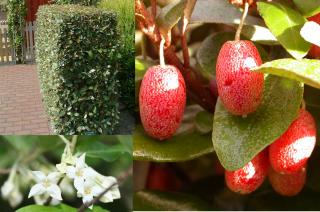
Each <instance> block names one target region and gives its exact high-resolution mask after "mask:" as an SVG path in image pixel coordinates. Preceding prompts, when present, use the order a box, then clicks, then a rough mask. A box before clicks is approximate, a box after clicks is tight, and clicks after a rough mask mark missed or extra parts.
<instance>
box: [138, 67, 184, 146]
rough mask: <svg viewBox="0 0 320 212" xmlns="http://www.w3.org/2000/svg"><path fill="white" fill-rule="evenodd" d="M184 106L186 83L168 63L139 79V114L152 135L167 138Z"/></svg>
mask: <svg viewBox="0 0 320 212" xmlns="http://www.w3.org/2000/svg"><path fill="white" fill-rule="evenodd" d="M185 105H186V85H185V82H184V79H183V77H182V75H181V73H180V71H179V70H178V69H177V68H176V67H174V66H170V65H166V66H164V67H161V66H153V67H150V68H149V69H148V71H147V72H146V74H145V76H144V77H143V80H142V82H141V87H140V93H139V106H140V117H141V122H142V125H143V127H144V130H145V131H146V133H147V134H148V135H150V136H151V137H154V138H157V139H160V140H163V139H167V138H170V137H171V136H172V135H173V134H174V133H175V132H176V130H177V128H178V127H179V125H180V122H181V120H182V116H183V112H184V109H185Z"/></svg>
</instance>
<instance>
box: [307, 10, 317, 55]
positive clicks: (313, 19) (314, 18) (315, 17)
mask: <svg viewBox="0 0 320 212" xmlns="http://www.w3.org/2000/svg"><path fill="white" fill-rule="evenodd" d="M308 20H309V21H314V22H316V23H318V24H320V13H318V14H317V15H314V16H312V17H309V18H308ZM308 55H309V56H310V57H312V58H315V59H320V47H319V46H316V45H314V44H312V46H311V48H310V50H309V52H308Z"/></svg>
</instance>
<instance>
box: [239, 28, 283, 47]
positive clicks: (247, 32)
mask: <svg viewBox="0 0 320 212" xmlns="http://www.w3.org/2000/svg"><path fill="white" fill-rule="evenodd" d="M241 34H242V35H244V36H246V37H247V38H249V39H250V40H252V41H255V42H257V43H261V44H265V45H279V42H278V41H277V39H276V37H274V35H273V34H272V33H271V32H270V30H269V29H268V28H266V27H264V26H258V25H244V26H243V28H242V31H241Z"/></svg>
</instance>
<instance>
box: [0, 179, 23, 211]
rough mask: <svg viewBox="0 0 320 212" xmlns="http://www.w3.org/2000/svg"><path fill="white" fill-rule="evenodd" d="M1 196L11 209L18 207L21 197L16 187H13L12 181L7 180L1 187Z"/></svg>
mask: <svg viewBox="0 0 320 212" xmlns="http://www.w3.org/2000/svg"><path fill="white" fill-rule="evenodd" d="M1 194H2V197H3V199H6V200H8V201H9V204H10V205H11V207H13V208H14V207H16V206H18V205H19V204H20V203H21V202H22V200H23V196H22V194H21V192H20V191H19V188H18V185H15V184H14V182H13V181H12V180H7V181H6V182H5V183H4V184H3V186H2V187H1Z"/></svg>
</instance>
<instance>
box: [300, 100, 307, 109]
mask: <svg viewBox="0 0 320 212" xmlns="http://www.w3.org/2000/svg"><path fill="white" fill-rule="evenodd" d="M301 109H303V110H305V109H306V102H305V101H304V99H302V102H301Z"/></svg>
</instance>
